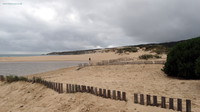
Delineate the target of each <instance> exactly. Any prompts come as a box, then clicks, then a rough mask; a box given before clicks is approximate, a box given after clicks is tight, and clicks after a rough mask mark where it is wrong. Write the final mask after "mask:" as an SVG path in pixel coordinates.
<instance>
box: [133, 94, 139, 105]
mask: <svg viewBox="0 0 200 112" xmlns="http://www.w3.org/2000/svg"><path fill="white" fill-rule="evenodd" d="M134 103H138V94H137V93H134Z"/></svg>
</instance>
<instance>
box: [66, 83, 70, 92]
mask: <svg viewBox="0 0 200 112" xmlns="http://www.w3.org/2000/svg"><path fill="white" fill-rule="evenodd" d="M66 93H69V84H66Z"/></svg>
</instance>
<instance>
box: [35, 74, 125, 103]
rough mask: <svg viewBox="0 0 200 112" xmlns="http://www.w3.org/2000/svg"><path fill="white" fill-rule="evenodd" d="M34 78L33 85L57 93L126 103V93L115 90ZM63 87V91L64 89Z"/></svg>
mask: <svg viewBox="0 0 200 112" xmlns="http://www.w3.org/2000/svg"><path fill="white" fill-rule="evenodd" d="M35 79H36V78H33V80H32V82H33V83H40V84H43V85H45V86H46V87H48V88H51V89H53V90H55V91H56V92H58V93H64V92H66V93H77V92H81V93H90V94H93V95H96V96H100V97H103V98H109V99H114V100H120V101H127V98H126V92H121V91H116V90H112V91H111V90H109V89H108V90H107V89H102V88H97V87H93V86H85V85H77V84H63V83H57V82H51V81H46V80H35ZM64 85H65V89H64Z"/></svg>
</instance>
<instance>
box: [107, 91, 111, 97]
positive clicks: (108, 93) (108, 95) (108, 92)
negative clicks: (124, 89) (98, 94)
mask: <svg viewBox="0 0 200 112" xmlns="http://www.w3.org/2000/svg"><path fill="white" fill-rule="evenodd" d="M107 97H108V98H111V91H110V90H108V91H107Z"/></svg>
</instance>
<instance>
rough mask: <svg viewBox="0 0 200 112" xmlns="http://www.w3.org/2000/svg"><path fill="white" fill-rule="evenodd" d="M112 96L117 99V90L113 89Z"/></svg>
mask: <svg viewBox="0 0 200 112" xmlns="http://www.w3.org/2000/svg"><path fill="white" fill-rule="evenodd" d="M112 98H113V99H114V100H116V99H117V97H116V90H113V92H112Z"/></svg>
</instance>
